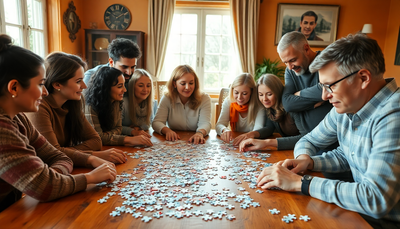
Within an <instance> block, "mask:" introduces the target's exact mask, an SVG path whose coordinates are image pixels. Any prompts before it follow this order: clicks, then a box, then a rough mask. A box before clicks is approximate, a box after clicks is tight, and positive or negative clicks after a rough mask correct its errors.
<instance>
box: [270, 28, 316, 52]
mask: <svg viewBox="0 0 400 229" xmlns="http://www.w3.org/2000/svg"><path fill="white" fill-rule="evenodd" d="M305 44H308V42H307V38H306V36H304V34H302V33H301V32H297V31H293V32H289V33H286V34H285V35H283V37H282V38H281V40H280V41H279V44H278V47H277V51H278V53H281V52H283V51H285V50H286V49H287V48H289V46H290V45H291V46H292V47H293V48H295V49H296V50H298V51H302V50H303V47H304V45H305Z"/></svg>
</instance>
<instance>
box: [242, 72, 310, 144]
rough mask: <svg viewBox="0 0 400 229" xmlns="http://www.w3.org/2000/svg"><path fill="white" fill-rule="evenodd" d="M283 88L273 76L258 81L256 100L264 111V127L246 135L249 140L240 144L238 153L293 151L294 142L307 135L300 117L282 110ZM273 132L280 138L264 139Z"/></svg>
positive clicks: (266, 75)
mask: <svg viewBox="0 0 400 229" xmlns="http://www.w3.org/2000/svg"><path fill="white" fill-rule="evenodd" d="M283 88H284V86H283V84H282V82H281V80H280V79H279V78H278V77H277V76H275V75H272V74H264V75H262V76H261V77H260V79H258V82H257V90H258V98H259V101H260V102H261V104H262V105H263V106H264V107H265V109H266V116H267V118H266V125H265V127H264V128H261V129H259V130H256V131H252V132H250V133H248V138H249V139H246V140H244V141H242V142H241V143H240V147H239V150H240V151H251V150H257V149H263V148H265V147H268V146H273V147H277V149H278V150H288V149H294V146H295V144H296V142H297V141H298V140H300V138H301V137H302V136H304V135H305V134H307V132H306V131H305V128H304V127H303V125H302V122H301V120H300V117H299V116H298V115H297V114H296V113H290V114H289V113H287V112H286V111H285V109H284V108H283V105H282V93H283ZM275 130H276V131H277V132H278V133H279V134H280V135H281V136H282V137H281V138H277V139H266V138H268V137H270V136H271V135H272V134H273V133H274V131H275ZM254 138H261V139H264V140H259V139H254Z"/></svg>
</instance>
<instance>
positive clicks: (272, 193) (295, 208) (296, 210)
mask: <svg viewBox="0 0 400 229" xmlns="http://www.w3.org/2000/svg"><path fill="white" fill-rule="evenodd" d="M179 134H180V136H181V138H182V139H183V140H187V139H188V138H189V137H190V136H191V135H192V134H193V133H189V132H179ZM213 139H216V133H215V131H212V132H211V134H210V136H209V137H208V138H207V143H206V144H210V141H211V140H213ZM152 141H153V142H154V143H156V144H157V142H162V141H164V137H163V136H160V135H158V134H154V135H153V137H152ZM105 148H109V147H105ZM118 148H120V149H122V150H125V151H127V152H134V151H136V149H133V148H131V147H118ZM268 152H270V153H271V157H270V158H268V159H267V162H270V163H273V162H277V161H279V160H283V159H285V158H293V151H291V150H288V151H275V150H269V151H268ZM233 154H235V153H233ZM246 159H248V158H246ZM251 160H257V159H251ZM138 163H139V160H138V159H132V158H129V159H128V162H127V163H125V164H121V165H117V170H118V174H121V173H122V172H124V171H127V170H128V169H130V171H132V170H131V169H132V168H134V167H136V165H137V164H138ZM87 171H89V170H88V169H75V170H74V173H80V172H87ZM218 173H219V174H222V171H221V169H219V170H218ZM229 173H230V172H229ZM225 174H226V172H225ZM138 175H139V177H140V175H143V174H138ZM313 175H317V176H322V174H320V173H313ZM210 182H218V183H219V185H218V186H217V187H218V188H219V189H222V187H228V188H230V191H232V192H235V193H236V194H240V192H239V191H238V190H237V187H238V185H236V184H235V183H234V182H233V181H229V180H222V179H219V178H214V179H213V180H208V183H210ZM239 186H242V187H244V188H246V190H247V191H249V192H250V196H251V198H253V199H254V201H257V202H259V203H260V204H261V207H257V208H254V207H250V208H248V209H245V210H243V209H241V208H240V204H239V203H237V202H233V200H232V199H230V200H229V203H230V204H233V205H235V209H233V210H227V211H228V214H234V215H235V216H236V219H235V220H233V221H229V220H227V219H225V218H222V219H213V220H212V221H207V222H206V221H204V220H202V219H201V216H199V217H196V216H191V217H190V218H186V217H184V218H181V219H176V218H174V217H173V218H170V217H167V216H165V215H164V217H162V218H160V219H156V218H153V220H152V221H150V222H149V223H144V222H142V221H141V220H140V218H138V219H135V218H134V217H132V216H131V215H129V214H125V213H121V216H117V217H112V216H110V215H109V214H110V212H111V211H113V210H114V209H115V207H116V206H121V205H122V202H123V199H121V198H119V197H117V198H110V199H109V201H108V202H107V203H104V204H99V203H98V202H97V200H99V199H100V198H102V197H104V196H105V195H106V193H108V192H109V191H110V188H102V189H100V188H99V187H96V186H94V185H89V186H88V188H87V189H86V191H83V192H79V193H77V194H75V195H72V196H68V197H64V198H61V199H59V200H56V201H52V202H48V203H38V201H37V200H35V199H33V198H31V197H24V198H22V199H21V200H20V201H18V202H17V203H15V204H14V205H12V206H10V207H9V208H8V209H6V210H4V211H3V212H2V213H0V228H85V229H86V228H157V229H159V228H204V227H208V228H218V229H222V228H371V227H370V226H369V224H368V223H367V222H366V221H364V220H363V219H362V217H361V216H360V215H359V214H358V213H356V212H351V211H347V210H344V209H342V208H340V207H338V206H336V205H334V204H328V203H325V202H323V201H320V200H317V199H314V198H312V197H309V196H305V195H303V194H301V193H289V192H286V191H280V190H267V191H264V193H262V194H259V193H256V192H255V189H250V188H249V186H248V184H247V183H246V182H243V184H241V185H239ZM202 187H205V188H207V189H209V190H208V191H210V189H212V188H214V187H215V186H211V185H209V184H207V185H206V186H202ZM273 208H277V209H278V210H280V214H279V215H272V214H270V212H269V209H273ZM194 209H195V210H202V211H203V212H205V211H206V210H207V209H213V210H225V208H223V207H221V206H218V207H214V206H210V204H209V203H205V204H204V205H202V206H196V205H194V208H192V209H191V210H192V211H193V210H194ZM169 210H170V209H167V208H166V207H165V206H164V209H163V211H164V213H165V212H167V211H169ZM289 213H290V214H295V215H296V216H297V220H294V222H293V223H289V224H286V223H285V222H282V217H283V216H284V215H287V214H289ZM152 214H153V213H148V212H143V215H150V216H152ZM300 215H308V216H309V217H311V221H308V222H304V221H301V220H299V216H300Z"/></svg>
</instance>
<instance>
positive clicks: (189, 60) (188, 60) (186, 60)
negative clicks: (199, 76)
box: [175, 54, 196, 69]
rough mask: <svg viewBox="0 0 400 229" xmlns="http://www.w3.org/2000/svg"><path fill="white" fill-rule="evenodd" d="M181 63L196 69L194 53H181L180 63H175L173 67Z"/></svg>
mask: <svg viewBox="0 0 400 229" xmlns="http://www.w3.org/2000/svg"><path fill="white" fill-rule="evenodd" d="M181 64H188V65H190V66H191V67H192V68H193V69H196V54H193V55H188V54H182V55H181V63H180V64H177V65H175V67H176V66H178V65H181Z"/></svg>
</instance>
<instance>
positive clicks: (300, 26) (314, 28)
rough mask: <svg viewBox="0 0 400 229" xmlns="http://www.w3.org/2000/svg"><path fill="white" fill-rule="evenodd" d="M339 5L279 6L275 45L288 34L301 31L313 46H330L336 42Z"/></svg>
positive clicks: (283, 4) (282, 4)
mask: <svg viewBox="0 0 400 229" xmlns="http://www.w3.org/2000/svg"><path fill="white" fill-rule="evenodd" d="M339 8H340V6H338V5H309V4H285V3H279V4H278V13H277V20H276V33H275V45H277V44H278V43H279V40H280V39H281V37H282V36H283V35H285V34H286V33H287V32H291V31H299V32H302V33H303V34H304V35H305V36H306V37H307V40H308V42H309V44H310V45H311V46H328V45H329V44H331V43H332V42H334V41H335V40H336V32H337V25H338V19H339Z"/></svg>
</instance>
